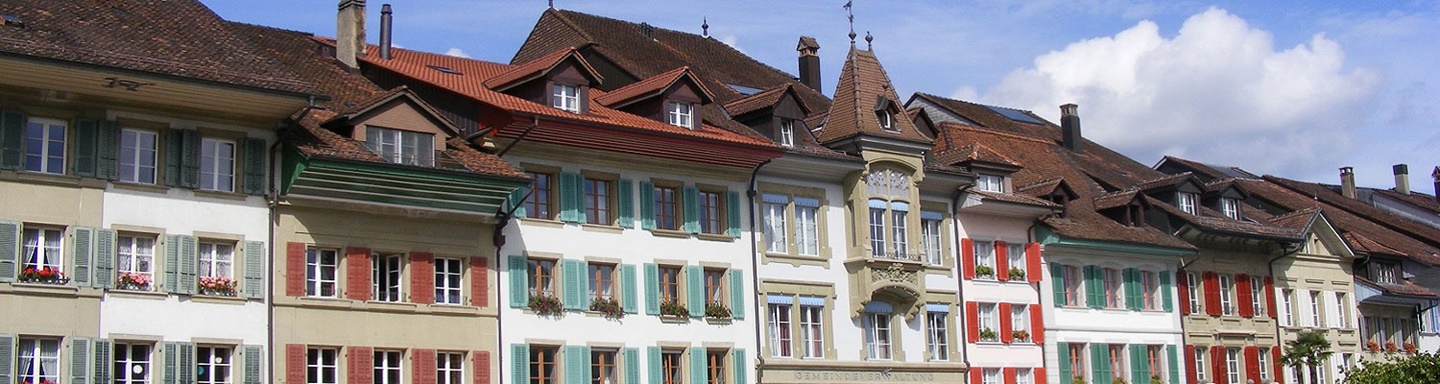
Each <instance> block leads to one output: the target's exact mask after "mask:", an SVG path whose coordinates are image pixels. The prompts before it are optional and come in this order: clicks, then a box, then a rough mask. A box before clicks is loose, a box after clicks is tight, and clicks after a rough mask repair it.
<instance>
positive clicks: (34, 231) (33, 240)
mask: <svg viewBox="0 0 1440 384" xmlns="http://www.w3.org/2000/svg"><path fill="white" fill-rule="evenodd" d="M64 241H65V234H64V231H63V230H60V229H54V228H31V227H29V226H27V227H26V228H25V254H24V255H23V257H24V262H23V263H24V265H21V266H20V270H22V271H23V270H27V269H31V268H34V269H35V270H43V269H45V268H50V269H52V270H55V271H56V272H60V273H63V272H64V271H65V264H64V263H65V260H64V258H63V256H62V255H63V253H61V252H60V247H61V245H60V244H62V243H63V242H64Z"/></svg>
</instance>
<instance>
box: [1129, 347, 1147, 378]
mask: <svg viewBox="0 0 1440 384" xmlns="http://www.w3.org/2000/svg"><path fill="white" fill-rule="evenodd" d="M1130 377H1131V378H1133V379H1134V380H1133V381H1135V382H1136V383H1149V382H1150V346H1148V345H1140V344H1132V345H1130Z"/></svg>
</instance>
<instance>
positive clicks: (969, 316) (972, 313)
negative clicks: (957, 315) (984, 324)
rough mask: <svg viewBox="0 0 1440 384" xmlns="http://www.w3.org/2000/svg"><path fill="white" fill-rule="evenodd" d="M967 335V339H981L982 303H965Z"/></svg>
mask: <svg viewBox="0 0 1440 384" xmlns="http://www.w3.org/2000/svg"><path fill="white" fill-rule="evenodd" d="M965 335H966V339H969V340H972V341H979V340H980V303H976V302H973V301H969V302H966V303H965Z"/></svg>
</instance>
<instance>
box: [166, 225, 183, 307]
mask: <svg viewBox="0 0 1440 384" xmlns="http://www.w3.org/2000/svg"><path fill="white" fill-rule="evenodd" d="M180 243H181V241H180V235H165V265H164V268H165V292H169V293H177V294H178V293H181V292H183V291H182V290H181V289H180V286H181V284H180Z"/></svg>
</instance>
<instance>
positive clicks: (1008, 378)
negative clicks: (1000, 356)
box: [981, 367, 1015, 383]
mask: <svg viewBox="0 0 1440 384" xmlns="http://www.w3.org/2000/svg"><path fill="white" fill-rule="evenodd" d="M1000 375H1001V381H1000V382H1001V383H1014V382H1015V368H1008V367H1007V368H1000ZM981 382H982V383H983V382H984V381H983V380H982V381H981Z"/></svg>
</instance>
